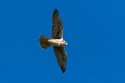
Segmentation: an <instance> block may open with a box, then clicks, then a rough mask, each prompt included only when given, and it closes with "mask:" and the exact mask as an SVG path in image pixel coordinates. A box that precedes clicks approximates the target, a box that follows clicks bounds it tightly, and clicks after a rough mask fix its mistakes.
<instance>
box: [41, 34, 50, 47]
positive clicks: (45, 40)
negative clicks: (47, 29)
mask: <svg viewBox="0 0 125 83" xmlns="http://www.w3.org/2000/svg"><path fill="white" fill-rule="evenodd" d="M48 40H49V38H47V37H45V36H43V35H42V36H40V39H39V41H40V45H41V46H42V47H43V48H48V47H49V46H51V44H50V43H49V42H48Z"/></svg>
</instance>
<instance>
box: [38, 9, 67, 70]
mask: <svg viewBox="0 0 125 83" xmlns="http://www.w3.org/2000/svg"><path fill="white" fill-rule="evenodd" d="M40 45H41V46H42V47H43V48H47V47H49V46H51V45H53V49H54V52H55V55H56V58H57V62H58V64H59V66H60V68H61V70H62V72H65V69H66V62H67V56H66V52H65V49H64V46H65V45H67V42H66V41H64V40H63V26H62V22H61V19H60V16H59V13H58V10H57V9H55V10H54V13H53V17H52V39H49V38H47V37H45V36H41V37H40Z"/></svg>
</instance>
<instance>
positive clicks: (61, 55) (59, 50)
mask: <svg viewBox="0 0 125 83" xmlns="http://www.w3.org/2000/svg"><path fill="white" fill-rule="evenodd" d="M53 48H54V52H55V55H56V58H57V61H58V64H59V66H60V67H61V70H62V72H65V68H66V61H67V56H66V52H65V49H64V47H57V46H54V47H53Z"/></svg>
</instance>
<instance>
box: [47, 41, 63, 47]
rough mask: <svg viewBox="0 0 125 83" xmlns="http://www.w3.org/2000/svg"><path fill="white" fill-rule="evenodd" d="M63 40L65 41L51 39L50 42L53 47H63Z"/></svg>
mask: <svg viewBox="0 0 125 83" xmlns="http://www.w3.org/2000/svg"><path fill="white" fill-rule="evenodd" d="M62 40H63V39H49V40H48V42H49V43H51V45H52V46H62V45H63V42H62Z"/></svg>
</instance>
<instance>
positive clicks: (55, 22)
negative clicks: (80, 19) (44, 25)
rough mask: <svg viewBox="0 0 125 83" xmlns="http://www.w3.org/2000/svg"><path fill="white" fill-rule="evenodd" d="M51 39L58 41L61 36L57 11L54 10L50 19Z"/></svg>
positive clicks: (61, 28)
mask: <svg viewBox="0 0 125 83" xmlns="http://www.w3.org/2000/svg"><path fill="white" fill-rule="evenodd" d="M52 24H53V25H52V38H54V39H60V38H62V34H63V26H62V22H61V19H60V16H59V13H58V10H57V9H55V10H54V13H53V17H52Z"/></svg>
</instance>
